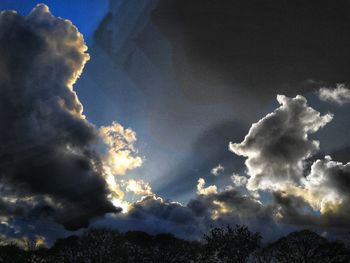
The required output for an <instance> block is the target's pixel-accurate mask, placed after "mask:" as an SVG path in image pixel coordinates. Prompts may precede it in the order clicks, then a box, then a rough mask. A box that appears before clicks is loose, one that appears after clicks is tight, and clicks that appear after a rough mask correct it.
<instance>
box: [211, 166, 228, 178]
mask: <svg viewBox="0 0 350 263" xmlns="http://www.w3.org/2000/svg"><path fill="white" fill-rule="evenodd" d="M224 170H225V168H224V166H222V165H221V164H220V163H219V164H218V166H216V167H214V168H213V169H211V171H210V173H211V174H212V175H214V176H218V175H219V174H220V173H222V172H223V171H224Z"/></svg>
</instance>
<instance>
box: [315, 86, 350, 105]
mask: <svg viewBox="0 0 350 263" xmlns="http://www.w3.org/2000/svg"><path fill="white" fill-rule="evenodd" d="M318 97H319V98H320V100H323V101H328V102H333V103H336V104H338V105H343V104H345V103H349V102H350V90H349V89H348V88H347V87H346V86H345V84H337V85H336V87H335V88H334V89H331V88H326V87H323V88H320V90H319V91H318Z"/></svg>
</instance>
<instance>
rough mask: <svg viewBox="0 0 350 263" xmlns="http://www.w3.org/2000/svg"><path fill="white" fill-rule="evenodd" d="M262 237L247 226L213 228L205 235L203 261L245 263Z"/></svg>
mask: <svg viewBox="0 0 350 263" xmlns="http://www.w3.org/2000/svg"><path fill="white" fill-rule="evenodd" d="M260 239H261V236H260V234H259V233H253V232H251V231H250V230H249V229H248V227H247V226H239V225H236V226H235V227H231V226H229V225H228V226H227V227H226V228H218V227H216V228H212V229H211V230H210V231H209V233H208V234H207V235H205V236H204V241H205V244H204V247H203V249H204V250H203V252H204V253H203V255H204V258H203V262H225V263H226V262H227V263H231V262H232V263H244V262H246V261H247V259H248V258H249V256H250V255H251V254H252V252H254V251H255V250H256V249H257V248H258V247H259V243H260Z"/></svg>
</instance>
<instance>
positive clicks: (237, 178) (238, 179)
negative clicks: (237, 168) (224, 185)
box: [231, 174, 248, 186]
mask: <svg viewBox="0 0 350 263" xmlns="http://www.w3.org/2000/svg"><path fill="white" fill-rule="evenodd" d="M231 180H232V182H233V184H234V185H235V186H246V184H247V183H248V178H247V177H245V176H241V175H239V174H233V175H232V176H231Z"/></svg>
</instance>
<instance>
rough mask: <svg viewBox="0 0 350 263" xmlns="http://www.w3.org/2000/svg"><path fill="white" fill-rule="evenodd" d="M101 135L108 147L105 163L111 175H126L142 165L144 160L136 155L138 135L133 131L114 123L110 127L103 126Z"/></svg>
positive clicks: (100, 130)
mask: <svg viewBox="0 0 350 263" xmlns="http://www.w3.org/2000/svg"><path fill="white" fill-rule="evenodd" d="M99 135H100V137H101V138H102V139H103V141H104V142H105V144H106V145H107V146H108V150H107V154H106V155H105V157H104V158H103V162H104V163H105V168H106V169H109V170H110V171H109V172H110V173H111V174H113V175H124V174H125V173H126V172H127V171H128V170H132V169H135V168H137V167H140V166H141V165H142V162H143V160H142V158H141V157H139V156H137V155H136V154H137V151H136V150H135V147H134V143H135V142H136V133H135V132H134V131H133V130H132V129H130V128H128V129H125V128H124V127H123V126H122V125H120V124H119V123H116V122H113V123H112V125H110V126H102V127H101V128H100V129H99Z"/></svg>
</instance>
